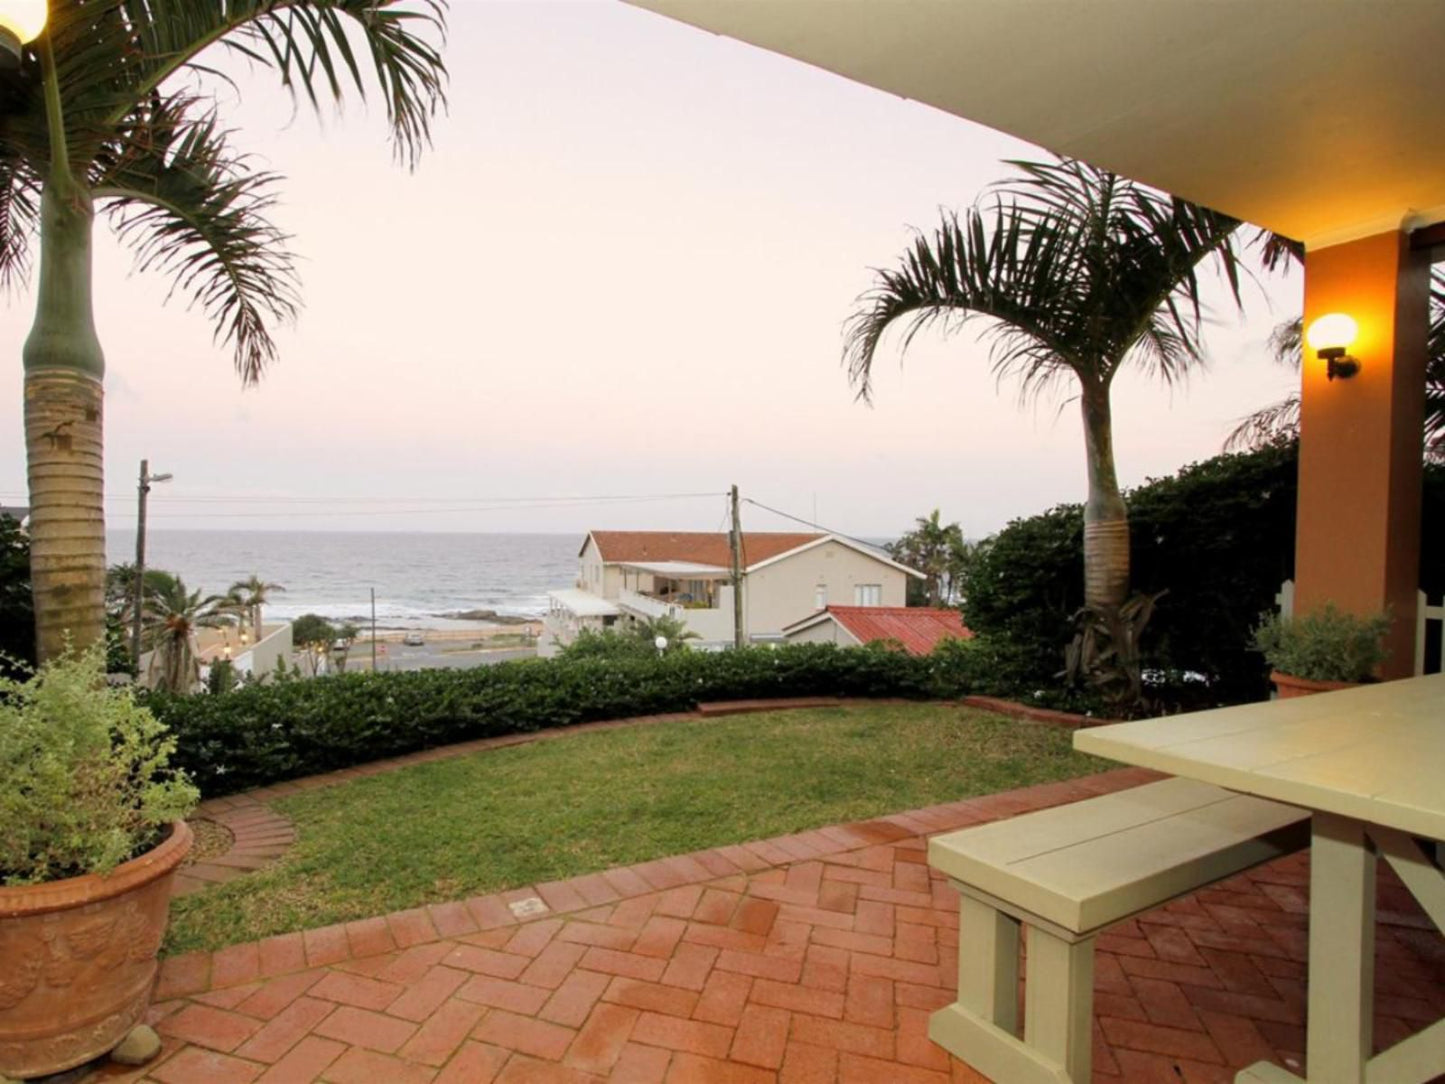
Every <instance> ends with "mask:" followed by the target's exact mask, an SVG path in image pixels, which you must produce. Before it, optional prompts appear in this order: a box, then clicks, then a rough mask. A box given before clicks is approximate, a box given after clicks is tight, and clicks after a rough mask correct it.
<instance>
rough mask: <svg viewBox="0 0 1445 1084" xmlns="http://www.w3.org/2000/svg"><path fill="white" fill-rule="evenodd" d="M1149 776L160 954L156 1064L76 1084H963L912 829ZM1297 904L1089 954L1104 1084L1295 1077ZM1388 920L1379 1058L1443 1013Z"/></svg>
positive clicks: (936, 913) (1230, 911) (1396, 924)
mask: <svg viewBox="0 0 1445 1084" xmlns="http://www.w3.org/2000/svg"><path fill="white" fill-rule="evenodd" d="M1151 778H1155V776H1153V775H1152V774H1151V773H1147V772H1142V771H1138V770H1133V769H1130V770H1124V771H1116V772H1110V773H1107V774H1104V775H1099V776H1092V777H1088V778H1085V779H1080V780H1075V781H1072V782H1068V783H1058V784H1049V785H1046V786H1040V787H1032V788H1028V789H1025V790H1018V791H1011V792H1008V793H1004V794H996V795H991V796H988V797H984V798H977V799H970V800H966V801H962V802H957V803H953V804H950V805H945V806H938V807H934V808H931V809H927V810H917V811H914V812H912V813H906V814H898V815H896V816H892V817H886V818H882V819H880V820H875V821H868V822H864V823H861V824H851V825H843V826H838V827H834V828H826V829H822V830H819V831H813V832H805V833H802V834H800V835H796V836H787V837H783V838H780V839H773V840H767V841H760V842H756V843H750V844H746V845H743V846H734V847H724V848H721V849H718V850H714V851H707V852H702V853H699V854H694V855H686V856H679V857H674V858H669V859H665V860H660V861H656V862H649V863H644V864H642V865H639V866H633V867H628V868H626V869H616V870H609V871H607V872H605V873H602V874H592V875H590V876H586V877H580V878H576V879H574V880H572V881H567V882H556V883H552V884H544V885H537V886H535V887H527V888H523V889H520V890H517V891H515V892H508V893H505V894H503V895H500V896H487V897H480V898H477V899H472V900H467V901H462V902H457V903H449V904H439V905H435V906H432V907H428V908H418V909H416V910H412V911H406V912H402V913H399V914H395V915H389V916H386V917H384V918H375V919H370V920H367V921H364V922H355V923H349V924H347V925H345V926H334V927H328V928H325V929H321V930H311V931H307V932H306V933H304V934H290V935H286V936H283V937H276V938H271V939H268V940H266V941H263V942H259V943H253V944H248V945H239V946H234V947H232V948H229V949H225V950H222V951H220V952H217V953H215V954H214V955H212V954H192V955H189V956H183V957H176V958H173V959H171V960H168V961H167V962H166V965H165V967H164V969H163V971H162V975H161V978H160V984H159V988H158V990H157V1003H156V1005H155V1007H154V1009H153V1020H154V1022H155V1024H156V1026H157V1029H158V1030H159V1031H160V1032H161V1033H162V1035H163V1037H164V1039H165V1046H164V1050H163V1053H162V1058H161V1059H160V1060H159V1061H157V1062H155V1063H152V1064H151V1065H150V1066H148V1067H146V1069H145V1070H144V1071H137V1070H129V1071H126V1072H120V1071H118V1067H107V1068H105V1069H103V1070H100V1071H97V1072H95V1073H93V1074H92V1075H91V1076H90V1077H89V1078H87V1082H88V1084H99V1082H101V1081H108V1082H111V1084H115V1082H119V1081H140V1080H144V1081H146V1082H160V1084H212V1082H214V1084H230V1082H250V1081H260V1082H264V1084H281V1082H306V1081H326V1082H331V1084H360V1082H367V1084H370V1082H376V1084H393V1082H395V1084H407V1082H411V1081H417V1082H428V1081H430V1082H435V1084H486V1082H490V1081H498V1082H504V1084H520V1082H528V1081H577V1082H581V1081H601V1080H610V1081H616V1082H619V1084H621V1082H656V1081H664V1082H674V1084H680V1082H685V1081H727V1082H741V1084H748V1082H752V1081H759V1082H764V1081H780V1082H784V1084H794V1082H797V1084H803V1082H815V1081H816V1082H824V1084H831V1082H837V1084H854V1082H880V1084H891V1082H899V1084H912V1082H918V1084H924V1082H928V1084H949V1082H950V1081H952V1082H955V1084H959V1082H965V1081H979V1080H982V1079H983V1078H982V1077H980V1076H979V1075H978V1074H976V1073H974V1072H973V1071H972V1070H970V1069H969V1068H968V1067H967V1066H965V1065H963V1064H962V1063H960V1062H957V1061H951V1060H950V1059H949V1058H948V1057H947V1056H946V1055H945V1054H944V1053H943V1052H942V1051H941V1050H940V1049H939V1048H937V1047H935V1046H933V1045H932V1044H931V1043H929V1041H928V1039H927V1037H926V1026H927V1019H928V1014H929V1012H930V1011H931V1010H933V1009H935V1008H937V1007H938V1006H940V1005H943V1004H945V1003H946V1002H948V1001H951V1000H952V990H953V985H954V975H955V960H956V945H957V933H956V918H955V912H954V908H955V897H954V895H953V893H952V891H951V889H949V888H948V887H947V885H946V884H944V883H943V882H941V881H940V880H939V879H938V878H937V877H935V876H932V875H931V873H930V871H929V869H928V866H927V865H926V863H925V861H924V846H925V839H926V837H927V836H928V835H929V834H931V833H935V832H939V831H946V830H951V829H954V828H958V827H962V826H964V825H967V824H972V823H979V822H982V821H985V820H991V819H995V818H998V817H1004V816H1011V815H1014V814H1017V813H1021V812H1026V811H1028V810H1032V809H1038V808H1043V807H1045V806H1050V805H1056V804H1059V803H1062V802H1070V801H1076V800H1079V799H1082V798H1086V797H1090V796H1092V795H1095V794H1100V793H1105V792H1108V791H1111V790H1117V789H1121V788H1123V787H1126V786H1133V785H1137V784H1139V783H1141V782H1144V781H1146V780H1148V779H1151ZM1307 889H1308V864H1307V858H1306V857H1305V856H1297V857H1294V858H1289V859H1286V860H1283V861H1281V862H1277V863H1274V864H1273V865H1271V866H1268V867H1264V868H1262V869H1260V870H1257V871H1254V872H1253V873H1251V874H1248V875H1245V876H1242V877H1237V878H1234V879H1233V880H1231V881H1228V882H1225V883H1223V884H1220V885H1217V886H1215V887H1213V888H1210V889H1206V890H1204V891H1201V892H1199V893H1197V894H1195V895H1194V896H1191V897H1188V898H1186V899H1183V900H1180V901H1178V902H1176V903H1174V904H1171V905H1169V906H1167V907H1165V908H1163V909H1162V910H1159V911H1155V912H1151V913H1150V914H1148V915H1145V916H1143V917H1141V918H1139V919H1136V920H1133V921H1130V922H1126V923H1123V924H1121V925H1119V926H1117V927H1115V928H1114V929H1112V930H1111V931H1109V932H1108V933H1106V934H1105V935H1103V936H1102V937H1101V938H1100V940H1099V948H1100V952H1099V955H1098V962H1097V980H1096V983H1097V985H1096V995H1095V996H1096V1002H1095V1006H1096V1021H1095V1036H1094V1038H1095V1046H1094V1050H1095V1057H1094V1063H1095V1080H1096V1081H1099V1082H1105V1084H1119V1082H1121V1081H1128V1082H1130V1084H1133V1082H1136V1081H1137V1082H1140V1084H1150V1082H1154V1081H1159V1082H1161V1084H1162V1082H1168V1084H1180V1082H1181V1081H1184V1082H1214V1081H1229V1080H1231V1079H1232V1077H1233V1073H1234V1071H1235V1070H1236V1069H1237V1068H1239V1067H1241V1066H1244V1065H1247V1064H1250V1063H1252V1062H1254V1061H1256V1060H1259V1059H1261V1058H1269V1059H1274V1060H1276V1061H1278V1062H1281V1063H1283V1064H1286V1065H1290V1066H1291V1067H1295V1068H1298V1066H1299V1065H1300V1063H1301V1062H1302V1060H1303V1054H1302V1051H1303V1047H1304V1031H1303V1027H1302V1024H1303V1018H1304V991H1305V985H1304V980H1305V958H1306V915H1307ZM532 911H536V912H537V913H536V914H535V916H534V917H533V916H530V915H529V912H532ZM519 914H520V915H521V916H523V917H519ZM1379 919H1380V924H1379V930H1378V952H1379V966H1378V968H1377V1010H1378V1013H1377V1018H1376V1036H1377V1041H1378V1042H1380V1043H1382V1044H1387V1043H1393V1042H1394V1041H1396V1040H1397V1039H1398V1038H1400V1037H1402V1036H1404V1035H1406V1034H1409V1033H1412V1032H1413V1031H1416V1030H1418V1029H1419V1028H1420V1027H1422V1026H1423V1025H1424V1024H1426V1023H1428V1022H1430V1021H1432V1020H1434V1019H1436V1018H1437V1017H1439V1016H1440V1015H1442V1014H1445V947H1442V941H1441V938H1440V935H1439V934H1438V933H1437V932H1436V931H1435V930H1434V928H1433V927H1432V926H1431V925H1430V923H1429V922H1428V920H1426V919H1425V918H1424V917H1423V915H1422V914H1421V913H1420V912H1419V910H1418V909H1417V908H1416V907H1415V905H1414V903H1413V901H1412V900H1411V899H1410V898H1409V896H1408V894H1406V893H1405V892H1404V891H1403V889H1401V888H1400V887H1399V886H1398V884H1396V883H1395V882H1393V881H1392V880H1390V879H1388V878H1383V877H1382V883H1381V888H1380V904H1379Z"/></svg>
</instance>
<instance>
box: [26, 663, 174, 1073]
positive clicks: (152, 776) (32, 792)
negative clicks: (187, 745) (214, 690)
mask: <svg viewBox="0 0 1445 1084" xmlns="http://www.w3.org/2000/svg"><path fill="white" fill-rule="evenodd" d="M104 677H105V669H104V654H103V652H102V650H101V649H100V648H99V647H96V648H92V649H90V650H88V651H84V652H80V653H67V654H66V655H65V656H63V657H62V658H60V659H58V660H56V661H53V662H50V663H47V664H45V665H44V666H42V667H41V668H40V669H39V670H38V671H37V672H36V673H34V674H33V675H32V676H31V677H29V678H28V679H26V680H24V681H19V680H14V679H10V678H0V779H3V780H4V781H5V782H4V786H3V787H0V1077H4V1076H8V1077H18V1078H22V1079H23V1078H27V1077H34V1076H41V1075H46V1074H50V1073H56V1072H60V1071H62V1070H65V1069H69V1068H71V1067H73V1066H76V1065H81V1064H83V1063H85V1062H87V1061H90V1060H91V1059H93V1058H97V1057H100V1056H101V1055H104V1054H106V1053H109V1052H110V1051H112V1050H114V1049H115V1048H116V1047H117V1046H118V1045H120V1044H121V1043H122V1042H123V1041H126V1040H127V1037H128V1036H130V1039H129V1041H128V1042H126V1043H125V1045H126V1047H127V1051H126V1053H127V1054H128V1055H130V1056H129V1057H128V1058H127V1060H132V1061H134V1060H144V1059H145V1058H146V1057H147V1056H154V1052H155V1049H156V1048H157V1047H158V1044H157V1043H156V1042H155V1037H154V1033H151V1032H150V1031H149V1029H144V1028H141V1026H140V1025H141V1022H142V1018H143V1016H144V1013H145V1010H146V1007H147V1005H148V1003H149V1001H150V994H151V989H152V987H153V986H154V984H155V976H156V970H157V966H158V965H157V963H156V954H157V952H158V950H159V948H160V944H161V938H162V937H163V936H164V934H165V928H166V918H167V908H168V906H169V902H170V882H171V874H172V873H173V872H174V871H175V868H176V866H177V865H179V864H180V861H181V859H182V858H184V857H185V854H186V852H187V851H188V850H189V849H190V846H191V831H190V829H189V828H188V827H187V826H186V824H185V822H184V821H183V820H182V818H183V817H184V816H185V815H186V814H187V813H188V812H189V811H190V810H191V809H192V808H194V806H195V804H196V801H197V799H198V797H199V794H198V793H197V791H196V788H195V787H193V786H192V785H191V784H190V782H189V781H188V780H187V779H186V778H185V777H184V775H183V774H182V773H181V772H179V771H177V770H175V769H171V768H168V767H167V761H168V759H169V757H170V755H171V754H172V752H174V750H175V740H174V739H173V738H171V737H170V736H169V735H168V734H167V732H166V730H165V728H164V727H163V726H162V725H161V724H160V723H158V722H157V721H156V720H155V717H154V716H152V715H151V714H150V712H149V711H147V710H145V709H144V708H142V707H141V706H139V705H138V704H137V703H135V701H134V700H133V699H132V696H131V693H130V691H129V690H126V689H111V688H107V687H106V685H105V680H104ZM133 1029H134V1030H135V1034H134V1035H132V1031H133ZM147 1047H149V1048H150V1049H149V1050H148V1051H147V1049H146V1048H147ZM137 1048H139V1049H137ZM118 1056H119V1055H118Z"/></svg>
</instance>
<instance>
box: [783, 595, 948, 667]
mask: <svg viewBox="0 0 1445 1084" xmlns="http://www.w3.org/2000/svg"><path fill="white" fill-rule="evenodd" d="M783 636H784V637H785V638H786V639H787V641H788V643H790V644H799V643H803V644H841V645H843V646H845V647H859V646H862V645H863V644H872V643H878V642H880V641H883V642H893V643H897V644H899V645H900V646H902V647H903V649H904V650H906V651H908V652H909V653H910V654H913V655H927V654H928V653H929V652H931V651H932V650H933V649H934V648H935V647H937V646H938V645H939V643H940V642H942V641H943V640H971V639H973V632H972V631H971V630H970V629H969V628H968V626H966V625H965V624H964V623H963V615H962V614H961V613H959V612H958V611H957V610H943V609H933V608H930V607H927V606H909V607H903V606H829V607H827V608H826V609H824V610H820V611H818V612H817V613H815V614H810V615H808V616H807V617H805V618H803V619H802V620H801V621H795V622H793V623H792V624H791V625H789V626H788V627H787V628H785V629H784V630H783Z"/></svg>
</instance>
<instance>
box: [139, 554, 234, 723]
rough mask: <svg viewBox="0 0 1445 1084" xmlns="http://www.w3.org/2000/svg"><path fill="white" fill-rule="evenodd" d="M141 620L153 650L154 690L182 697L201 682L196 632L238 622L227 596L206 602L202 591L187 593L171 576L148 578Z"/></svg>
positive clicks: (152, 681)
mask: <svg viewBox="0 0 1445 1084" xmlns="http://www.w3.org/2000/svg"><path fill="white" fill-rule="evenodd" d="M141 619H142V621H143V622H144V630H143V631H144V633H145V636H146V642H147V644H148V645H149V646H150V649H151V662H150V668H149V671H148V673H149V675H150V680H151V684H152V686H153V687H155V688H157V689H165V690H166V691H167V692H173V693H181V694H185V693H189V692H190V691H191V690H192V688H194V686H195V684H196V683H197V682H198V681H199V680H200V665H199V663H197V661H196V650H195V635H196V629H198V628H216V627H218V626H221V625H229V624H232V623H233V622H234V620H235V618H234V616H233V614H232V613H231V611H230V610H229V609H228V608H227V606H226V596H225V595H206V596H205V597H204V598H203V597H202V596H201V593H200V591H187V590H186V584H185V581H184V580H182V579H181V578H180V577H179V576H172V575H170V574H169V573H162V574H161V575H160V576H158V577H155V578H154V579H152V578H151V577H149V576H148V577H147V586H146V596H145V599H144V601H143V602H142V604H141Z"/></svg>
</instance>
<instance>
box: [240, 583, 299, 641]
mask: <svg viewBox="0 0 1445 1084" xmlns="http://www.w3.org/2000/svg"><path fill="white" fill-rule="evenodd" d="M285 590H286V588H284V587H282V586H281V585H280V584H279V583H267V582H266V581H265V580H263V579H261V577H260V576H258V575H256V574H255V573H254V572H253V573H251V578H250V579H248V580H237V581H236V582H235V583H233V584H231V589H230V591H228V592H227V597H228V599H230V600H233V602H234V605H235V606H236V608H237V610H239V611H240V612H242V613H244V614H245V615H246V620H247V622H248V623H249V624H250V626H251V642H252V643H257V644H259V643H260V642H261V607H262V606H264V605H265V604H266V603H267V602H269V601H270V599H269V598H268V597H267V596H268V595H270V594H271V593H272V592H273V591H285Z"/></svg>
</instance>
